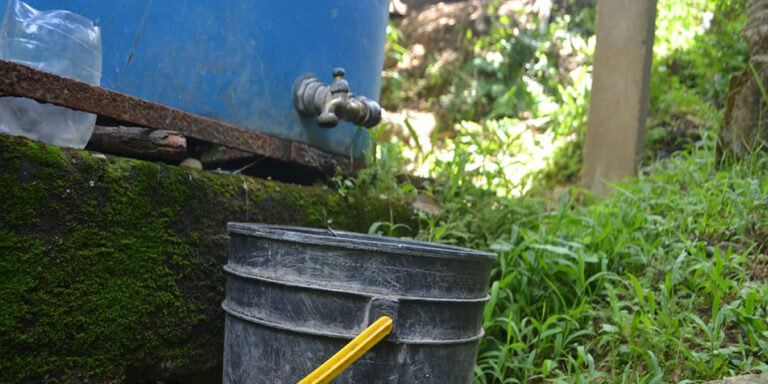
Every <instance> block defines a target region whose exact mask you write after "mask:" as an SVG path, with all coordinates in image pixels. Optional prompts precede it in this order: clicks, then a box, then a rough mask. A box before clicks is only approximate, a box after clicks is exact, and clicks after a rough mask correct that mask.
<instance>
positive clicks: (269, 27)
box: [25, 0, 389, 158]
mask: <svg viewBox="0 0 768 384" xmlns="http://www.w3.org/2000/svg"><path fill="white" fill-rule="evenodd" d="M25 2H27V3H28V4H29V5H31V6H32V7H34V8H37V9H41V10H47V9H66V10H70V11H73V12H76V13H79V14H82V15H84V16H86V17H88V18H90V19H91V20H93V21H94V22H95V24H96V25H98V26H100V27H101V29H102V42H103V47H104V48H103V49H104V62H103V76H102V80H101V81H102V86H103V87H106V88H110V89H114V90H116V91H119V92H123V93H127V94H130V95H134V96H137V97H140V98H144V99H147V100H151V101H154V102H157V103H161V104H165V105H169V106H172V107H175V108H179V109H182V110H184V111H188V112H191V113H195V114H199V115H202V116H207V117H211V118H214V119H217V120H221V121H224V122H227V123H230V124H233V125H236V126H239V127H242V128H246V129H249V130H257V131H261V132H264V133H266V134H269V135H272V136H275V137H279V138H282V139H287V140H294V141H299V142H303V143H307V144H309V145H311V146H314V147H317V148H320V149H322V150H325V151H327V152H331V153H334V154H337V155H342V156H350V155H352V156H354V157H356V158H362V154H363V151H364V150H365V149H366V148H367V147H368V146H370V135H369V134H368V132H367V131H366V130H365V129H362V128H360V129H358V128H357V127H355V126H353V125H352V124H349V123H342V124H339V126H337V127H336V128H333V129H323V128H320V127H318V126H317V125H316V124H315V119H313V118H307V117H303V116H301V115H299V114H298V113H297V112H296V111H295V108H294V105H293V98H292V88H293V84H294V82H295V81H296V79H297V78H298V77H299V76H301V75H303V74H306V73H313V74H314V75H315V76H317V77H318V78H320V80H322V81H324V82H326V83H329V82H331V81H332V77H331V71H332V69H333V68H334V67H343V68H345V69H346V73H347V76H346V79H347V80H348V81H349V84H350V88H351V91H352V92H354V93H356V94H359V95H363V96H366V97H368V98H371V99H373V100H378V99H379V90H380V86H381V69H382V64H383V60H384V43H385V34H386V23H387V17H388V5H389V1H388V0H365V1H362V0H331V1H318V0H304V1H284V2H281V1H266V0H251V1H241V0H219V1H205V0H174V1H162V0H110V1H104V0H26V1H25Z"/></svg>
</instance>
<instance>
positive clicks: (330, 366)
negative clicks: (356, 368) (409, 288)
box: [298, 316, 392, 384]
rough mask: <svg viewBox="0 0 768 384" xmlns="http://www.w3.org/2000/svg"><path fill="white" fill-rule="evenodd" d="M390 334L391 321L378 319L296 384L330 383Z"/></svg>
mask: <svg viewBox="0 0 768 384" xmlns="http://www.w3.org/2000/svg"><path fill="white" fill-rule="evenodd" d="M390 332H392V319H390V318H389V317H387V316H382V317H380V318H379V319H378V320H376V322H375V323H373V324H371V325H370V326H369V327H368V328H366V329H365V330H364V331H363V332H362V333H360V334H359V335H357V337H355V338H354V339H352V341H350V342H349V344H347V345H345V346H344V348H342V349H341V350H340V351H338V352H336V354H335V355H333V356H332V357H331V358H330V359H328V360H327V361H326V362H325V363H323V365H321V366H319V367H317V369H315V370H314V371H313V372H312V373H310V374H309V375H307V377H305V378H304V379H302V380H301V381H299V383H298V384H326V383H328V382H330V381H331V380H333V378H334V377H336V376H338V375H339V374H340V373H341V372H342V371H344V370H345V369H347V367H349V366H350V365H351V364H352V363H354V362H355V360H357V359H359V358H360V356H362V355H363V354H364V353H366V352H368V350H369V349H371V348H373V346H374V345H376V343H378V342H379V341H381V339H383V338H384V337H386V336H387V335H388V334H389V333H390Z"/></svg>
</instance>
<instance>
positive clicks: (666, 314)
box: [477, 140, 768, 383]
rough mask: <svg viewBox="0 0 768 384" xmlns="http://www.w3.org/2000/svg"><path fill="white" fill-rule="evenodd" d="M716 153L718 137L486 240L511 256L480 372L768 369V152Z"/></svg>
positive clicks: (630, 378)
mask: <svg viewBox="0 0 768 384" xmlns="http://www.w3.org/2000/svg"><path fill="white" fill-rule="evenodd" d="M717 165H718V164H716V162H715V159H714V157H713V149H712V142H711V140H710V142H707V143H705V144H704V145H702V147H700V148H693V149H691V150H690V151H688V152H685V153H681V154H679V155H678V156H675V157H673V158H672V159H669V160H666V161H661V162H658V163H656V164H654V165H653V167H652V170H651V173H650V175H647V176H642V177H640V178H637V179H635V180H632V181H629V182H627V183H625V184H621V185H617V186H616V192H615V193H614V194H613V195H611V196H609V197H608V198H605V199H598V200H596V201H594V202H593V203H592V204H588V205H581V204H576V203H574V199H570V200H569V199H567V197H568V196H567V195H564V199H563V200H561V202H560V204H559V206H558V207H557V209H556V210H554V211H546V210H533V211H532V212H530V213H529V214H528V217H523V218H522V220H519V221H518V222H515V223H510V225H509V230H508V231H507V233H505V234H504V235H503V236H502V237H501V238H499V239H498V240H496V242H495V243H491V244H488V247H487V248H488V249H493V250H496V251H498V252H499V256H500V260H499V266H498V267H497V269H496V271H495V275H494V278H495V280H496V281H495V282H494V283H493V285H492V288H491V295H492V299H491V302H490V303H489V307H488V308H487V309H486V322H485V324H486V331H487V333H488V337H487V338H486V339H485V340H484V342H483V345H482V348H481V354H480V357H479V360H478V367H477V381H478V382H481V383H502V382H505V383H506V382H526V381H530V380H541V381H549V380H550V379H554V380H555V381H566V382H582V381H591V380H594V379H597V378H600V377H604V378H607V379H609V380H610V381H615V382H667V381H678V380H683V379H691V380H701V379H715V378H720V377H722V376H724V375H729V374H736V373H744V372H753V371H765V370H768V365H766V362H768V332H766V325H765V324H766V323H768V318H767V317H766V308H767V307H766V304H768V300H766V298H768V284H767V283H766V281H765V280H766V279H765V278H766V276H765V275H764V273H765V272H762V275H761V274H760V272H759V268H757V267H755V266H756V265H764V264H765V262H766V256H765V254H764V249H765V245H766V244H765V241H766V240H765V239H768V236H767V235H768V218H766V217H765V216H764V214H763V213H762V210H763V209H764V207H765V206H766V204H768V179H767V178H766V176H768V159H766V158H764V157H763V158H760V157H757V156H756V157H755V158H752V159H749V160H748V161H745V162H741V163H736V164H726V165H722V166H721V167H719V168H718V167H717ZM571 193H573V194H578V193H580V192H578V191H571ZM718 245H719V246H718ZM734 248H736V250H734Z"/></svg>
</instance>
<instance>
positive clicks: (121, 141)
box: [87, 125, 187, 161]
mask: <svg viewBox="0 0 768 384" xmlns="http://www.w3.org/2000/svg"><path fill="white" fill-rule="evenodd" d="M87 148H88V149H90V150H95V151H99V152H105V153H111V154H115V155H123V156H130V157H137V158H142V159H153V160H154V159H156V160H174V161H175V160H181V159H183V158H184V156H185V155H186V153H187V139H186V138H185V137H184V136H183V135H181V134H180V133H178V132H176V131H166V130H161V129H148V128H142V127H123V126H118V127H103V126H99V125H97V126H96V127H95V128H94V130H93V134H91V139H90V140H89V141H88V146H87Z"/></svg>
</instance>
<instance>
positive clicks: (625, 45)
mask: <svg viewBox="0 0 768 384" xmlns="http://www.w3.org/2000/svg"><path fill="white" fill-rule="evenodd" d="M655 19H656V0H600V1H598V3H597V27H596V28H597V46H596V48H595V59H594V70H593V75H592V76H593V77H592V91H591V96H590V101H589V119H588V123H587V136H586V142H585V148H584V174H583V179H582V183H583V186H584V187H585V188H588V189H591V190H592V191H594V192H595V193H597V194H599V195H604V194H607V193H608V192H610V188H609V187H608V186H607V185H606V183H611V182H616V181H620V180H622V179H625V178H626V177H630V176H634V175H636V174H637V167H638V164H639V160H640V157H641V156H642V153H643V147H644V144H645V143H644V141H645V119H646V114H647V111H648V88H649V82H650V73H651V59H652V57H653V39H654V23H655Z"/></svg>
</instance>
